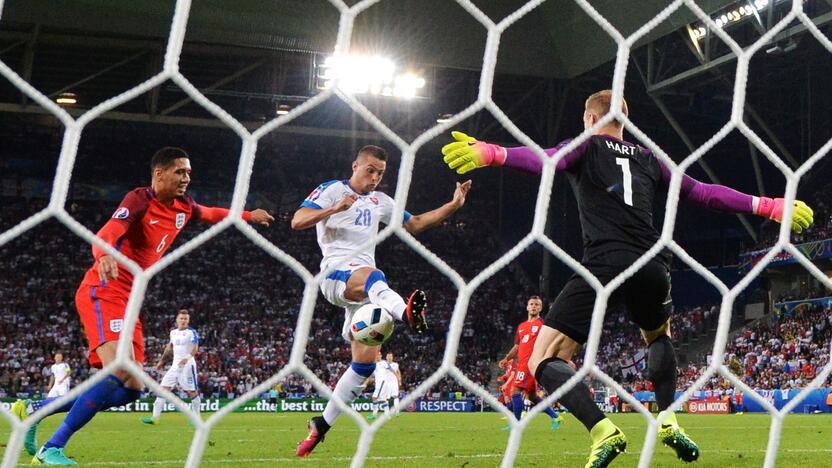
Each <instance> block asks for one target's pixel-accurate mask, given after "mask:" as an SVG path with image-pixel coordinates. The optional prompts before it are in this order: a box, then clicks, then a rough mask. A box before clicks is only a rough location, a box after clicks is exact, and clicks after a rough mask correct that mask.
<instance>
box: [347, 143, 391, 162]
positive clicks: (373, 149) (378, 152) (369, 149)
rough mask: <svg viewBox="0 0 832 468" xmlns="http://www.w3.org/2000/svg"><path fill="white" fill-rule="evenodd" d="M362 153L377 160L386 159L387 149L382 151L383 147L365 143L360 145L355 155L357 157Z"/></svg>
mask: <svg viewBox="0 0 832 468" xmlns="http://www.w3.org/2000/svg"><path fill="white" fill-rule="evenodd" d="M362 154H366V155H367V156H372V157H374V158H376V159H378V160H379V161H387V151H384V148H382V147H380V146H376V145H367V146H364V147H362V148H361V149H360V150H358V154H357V155H356V156H355V158H356V159H358V157H359V156H361V155H362Z"/></svg>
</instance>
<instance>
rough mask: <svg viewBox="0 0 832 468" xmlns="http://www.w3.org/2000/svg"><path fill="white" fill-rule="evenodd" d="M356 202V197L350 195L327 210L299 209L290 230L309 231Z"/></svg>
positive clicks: (352, 194)
mask: <svg viewBox="0 0 832 468" xmlns="http://www.w3.org/2000/svg"><path fill="white" fill-rule="evenodd" d="M356 200H358V195H356V194H354V193H351V194H349V195H347V196H345V197H344V198H342V199H341V200H340V201H338V203H336V204H334V205H332V206H330V207H328V208H310V207H306V206H303V207H300V208H298V210H297V211H295V214H294V216H292V229H294V230H295V231H302V230H304V229H309V228H311V227H312V226H314V225H316V224H318V223H319V222H321V221H324V220H326V219H327V218H329V217H330V216H332V215H334V214H335V213H340V212H342V211H346V210H348V209H349V208H350V207H351V206H352V204H353V203H355V201H356Z"/></svg>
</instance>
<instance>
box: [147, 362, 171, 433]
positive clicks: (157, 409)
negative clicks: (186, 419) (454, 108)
mask: <svg viewBox="0 0 832 468" xmlns="http://www.w3.org/2000/svg"><path fill="white" fill-rule="evenodd" d="M168 372H170V370H168ZM162 388H164V389H165V390H167V391H169V392H170V391H171V390H173V384H172V383H171V382H170V379H169V378H168V373H167V372H166V373H165V377H164V378H163V379H162ZM165 403H167V402H166V401H165V398H164V397H163V396H162V395H156V399H155V400H153V413H152V416H151V417H149V418H142V419H141V421H142V422H143V423H145V424H159V420H160V419H161V418H162V410H164V409H165Z"/></svg>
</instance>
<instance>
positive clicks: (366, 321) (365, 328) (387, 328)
mask: <svg viewBox="0 0 832 468" xmlns="http://www.w3.org/2000/svg"><path fill="white" fill-rule="evenodd" d="M394 325H395V324H394V322H393V316H391V315H390V314H388V313H387V312H386V311H384V310H383V309H382V308H381V307H379V306H377V305H375V304H365V305H363V306H361V307H360V308H359V309H358V310H356V311H355V313H354V314H352V321H351V322H350V332H351V333H352V337H353V338H355V340H356V341H358V342H359V343H364V344H365V345H369V346H377V345H380V344H382V343H384V342H385V341H387V340H388V339H390V336H392V335H393V327H394Z"/></svg>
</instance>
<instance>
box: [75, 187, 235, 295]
mask: <svg viewBox="0 0 832 468" xmlns="http://www.w3.org/2000/svg"><path fill="white" fill-rule="evenodd" d="M227 214H228V210H226V209H224V208H207V207H204V206H201V205H199V204H197V203H196V202H195V201H194V199H193V198H191V197H189V196H188V195H183V196H181V197H177V198H175V199H174V200H173V204H171V205H170V206H168V205H164V204H162V203H161V202H159V200H158V199H157V198H156V194H155V192H154V191H153V189H152V188H150V187H141V188H137V189H134V190H133V191H131V192H128V193H127V195H125V196H124V199H123V200H122V201H121V203H120V204H119V206H118V209H116V211H115V213H113V215H112V217H111V218H110V220H109V221H108V222H107V223H106V224H105V225H104V227H102V228H101V230H100V231H98V233H97V235H98V237H100V238H102V239H103V240H104V241H106V242H107V243H108V244H110V245H112V246H114V247H115V249H116V250H118V251H119V252H121V253H122V254H123V255H124V256H126V257H127V258H129V259H131V260H133V261H134V262H136V264H138V265H139V266H140V267H142V269H146V268H148V267H150V266H151V265H153V264H154V263H156V262H157V261H159V259H160V258H162V256H163V255H164V254H165V252H167V250H168V248H170V246H171V244H173V241H174V240H175V239H176V236H178V235H179V232H180V231H182V229H183V228H184V227H185V225H186V224H188V221H190V220H191V218H196V219H198V220H202V221H206V222H210V223H216V222H219V220H221V219H222V218H223V217H225V215H227ZM246 214H247V215H248V217H249V218H250V216H251V215H250V214H248V213H246ZM244 218H245V216H244ZM92 253H93V256H94V257H95V263H94V264H93V265H92V267H91V268H90V269H89V270H87V274H86V275H84V280H83V281H82V282H81V284H84V285H91V286H99V287H103V288H106V290H107V291H108V292H109V293H113V294H116V295H119V296H122V297H123V298H124V299H125V300H127V297H128V296H129V295H130V288H131V286H132V285H133V274H132V273H130V271H129V270H127V268H125V267H124V266H123V265H122V264H120V263H119V265H118V278H117V279H116V280H112V281H108V282H107V283H106V284H102V283H101V280H100V279H99V277H98V259H99V258H101V257H102V256H103V255H106V254H107V253H106V252H105V251H103V250H101V249H99V248H98V247H95V246H93V248H92Z"/></svg>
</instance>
